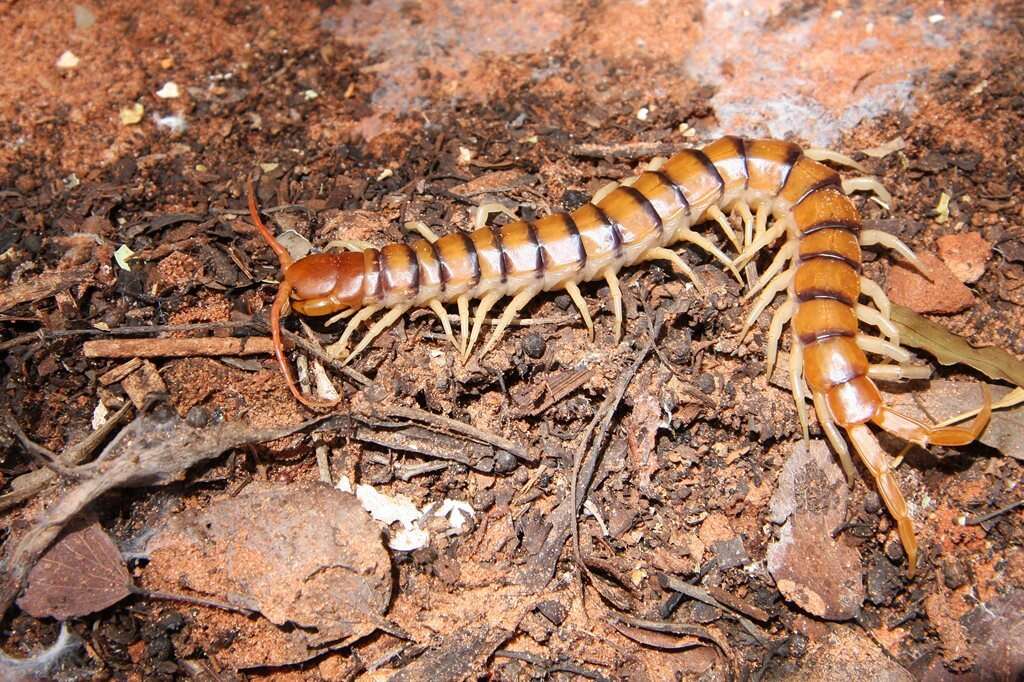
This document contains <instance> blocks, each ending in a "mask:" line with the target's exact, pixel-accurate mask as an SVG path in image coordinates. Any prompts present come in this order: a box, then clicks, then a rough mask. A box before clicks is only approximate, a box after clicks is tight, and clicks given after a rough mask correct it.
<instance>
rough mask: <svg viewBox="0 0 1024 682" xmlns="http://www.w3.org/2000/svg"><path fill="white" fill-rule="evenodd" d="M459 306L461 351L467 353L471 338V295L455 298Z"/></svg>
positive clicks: (463, 354)
mask: <svg viewBox="0 0 1024 682" xmlns="http://www.w3.org/2000/svg"><path fill="white" fill-rule="evenodd" d="M455 305H457V306H458V308H459V353H460V354H462V356H463V357H465V355H466V342H467V341H468V340H469V296H466V295H462V296H459V297H458V298H457V299H455Z"/></svg>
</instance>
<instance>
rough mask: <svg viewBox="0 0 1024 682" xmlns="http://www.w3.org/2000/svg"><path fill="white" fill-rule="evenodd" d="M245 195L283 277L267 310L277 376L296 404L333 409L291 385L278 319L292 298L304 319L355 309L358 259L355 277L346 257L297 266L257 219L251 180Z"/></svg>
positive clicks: (319, 257) (323, 257)
mask: <svg viewBox="0 0 1024 682" xmlns="http://www.w3.org/2000/svg"><path fill="white" fill-rule="evenodd" d="M248 193H249V215H250V216H251V217H252V222H253V224H254V225H255V226H256V229H257V230H258V231H259V233H260V235H261V236H262V237H263V240H264V241H265V242H267V245H268V246H269V247H270V248H271V249H273V251H274V253H275V254H277V259H278V261H280V263H281V271H282V272H283V273H284V281H283V282H281V285H280V286H279V287H278V290H277V296H276V297H275V298H274V305H273V307H272V308H271V309H270V335H271V337H272V339H273V342H274V355H275V356H276V357H277V363H278V365H280V366H281V372H282V373H283V374H284V379H285V382H286V383H287V384H288V390H289V391H291V392H292V395H293V396H295V399H296V400H298V401H299V402H300V403H302V404H303V405H306V406H307V407H312V408H315V409H328V408H331V407H334V406H335V405H337V404H338V401H337V400H335V401H324V400H317V399H315V398H310V397H308V396H305V395H303V394H302V391H300V390H299V386H298V384H297V383H295V376H294V375H293V374H292V370H291V366H289V364H288V358H287V357H286V356H285V354H284V341H282V339H281V336H282V335H281V315H282V312H283V310H284V306H285V305H286V304H287V303H288V302H289V298H290V297H292V298H294V300H292V301H291V303H292V307H294V308H295V309H296V310H297V311H298V312H300V313H302V314H307V315H328V314H330V313H332V312H336V311H339V310H344V309H345V308H347V307H350V306H351V305H356V303H352V301H360V302H361V301H362V297H363V293H362V291H363V282H362V268H363V258H362V255H360V254H353V255H356V256H358V259H359V274H358V276H357V275H355V274H354V272H355V271H354V268H353V267H352V266H350V265H348V263H349V262H350V261H349V260H346V259H345V258H344V256H345V255H347V254H338V255H337V256H335V255H333V254H319V255H316V256H307V257H306V258H303V259H301V260H299V261H298V262H293V261H292V257H291V256H290V255H288V252H287V251H286V250H285V248H284V247H283V246H281V244H280V242H278V241H277V238H275V237H274V235H273V233H272V232H271V231H270V230H269V229H267V226H266V225H264V224H263V220H261V219H260V212H259V210H258V209H257V207H256V192H255V191H254V190H253V186H252V181H251V180H250V181H249V184H248ZM332 258H333V259H335V260H336V261H337V262H338V265H334V266H332V265H331V259H332ZM332 267H333V270H332ZM293 292H294V296H293ZM325 301H336V305H335V307H334V308H332V309H330V310H328V309H326V307H327V304H326V303H325ZM299 306H303V307H299ZM306 306H308V307H309V308H310V309H314V310H320V312H305V311H304V309H303V308H304V307H306Z"/></svg>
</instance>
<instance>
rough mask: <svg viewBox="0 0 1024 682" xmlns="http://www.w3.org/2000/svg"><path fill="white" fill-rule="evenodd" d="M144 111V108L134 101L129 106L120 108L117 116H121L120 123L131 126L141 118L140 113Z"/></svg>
mask: <svg viewBox="0 0 1024 682" xmlns="http://www.w3.org/2000/svg"><path fill="white" fill-rule="evenodd" d="M144 113H146V110H145V108H144V107H143V106H142V105H141V104H139V103H138V102H136V103H135V104H132V105H131V106H127V107H125V108H124V109H122V110H121V112H120V114H119V116H120V117H121V124H122V125H126V126H133V125H135V124H137V123H138V122H139V121H141V120H142V115H143V114H144Z"/></svg>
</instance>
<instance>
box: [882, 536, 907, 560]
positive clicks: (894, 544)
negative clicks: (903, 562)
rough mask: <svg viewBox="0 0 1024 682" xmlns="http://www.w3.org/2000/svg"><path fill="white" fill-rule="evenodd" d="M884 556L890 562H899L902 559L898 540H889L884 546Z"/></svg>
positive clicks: (901, 547)
mask: <svg viewBox="0 0 1024 682" xmlns="http://www.w3.org/2000/svg"><path fill="white" fill-rule="evenodd" d="M885 556H887V557H889V559H891V560H892V561H899V560H900V559H902V558H903V545H902V544H901V543H900V541H899V540H898V539H895V540H890V541H889V542H887V543H886V545H885Z"/></svg>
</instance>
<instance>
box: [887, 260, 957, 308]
mask: <svg viewBox="0 0 1024 682" xmlns="http://www.w3.org/2000/svg"><path fill="white" fill-rule="evenodd" d="M918 256H919V257H920V259H921V262H922V263H924V266H925V267H926V268H927V269H928V277H929V278H931V281H928V279H925V277H924V275H922V274H921V273H919V272H917V271H916V270H915V269H914V267H913V266H912V265H910V264H909V263H904V262H900V263H898V264H897V265H896V266H895V267H893V269H892V272H891V273H890V274H889V286H888V287H886V293H887V294H888V295H889V298H890V299H892V302H893V303H898V304H900V305H902V306H906V307H907V308H910V309H911V310H913V311H914V312H916V313H939V314H943V315H949V314H952V313H958V312H960V311H962V310H966V309H967V308H970V307H971V306H972V305H974V294H973V293H972V292H971V290H970V289H968V288H967V287H966V286H964V284H963V282H961V281H960V280H959V279H957V278H956V276H955V275H954V274H953V273H952V272H951V271H950V269H949V268H948V267H946V264H945V263H943V262H942V261H941V260H939V259H938V258H936V257H935V256H934V255H932V254H930V253H925V252H922V253H919V254H918Z"/></svg>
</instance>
